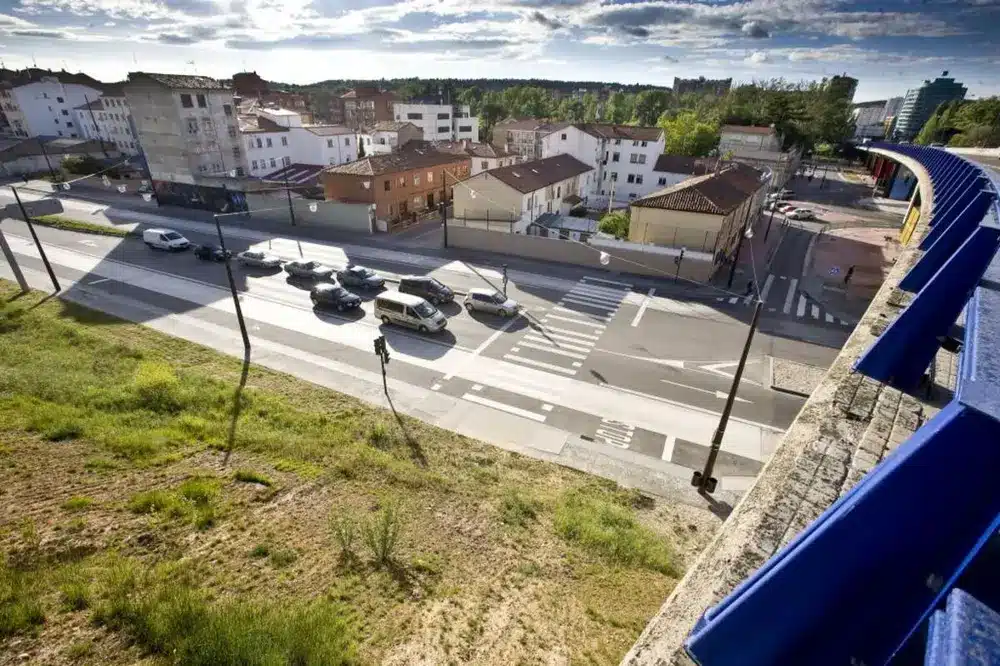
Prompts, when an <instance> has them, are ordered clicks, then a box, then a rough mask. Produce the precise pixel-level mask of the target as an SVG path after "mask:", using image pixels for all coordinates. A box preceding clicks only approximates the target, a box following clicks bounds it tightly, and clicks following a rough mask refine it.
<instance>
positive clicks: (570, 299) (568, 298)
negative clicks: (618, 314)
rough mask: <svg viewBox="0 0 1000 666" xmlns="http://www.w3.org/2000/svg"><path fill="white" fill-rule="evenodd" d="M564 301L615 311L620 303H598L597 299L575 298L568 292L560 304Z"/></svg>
mask: <svg viewBox="0 0 1000 666" xmlns="http://www.w3.org/2000/svg"><path fill="white" fill-rule="evenodd" d="M563 301H565V302H566V303H574V304H576V305H585V306H586V307H588V308H597V309H598V310H607V311H608V312H614V311H615V310H617V309H618V305H617V304H615V305H610V304H604V303H598V302H597V301H584V300H582V299H579V298H574V297H573V296H570V295H568V294H567V295H566V296H563V298H562V301H560V305H562V304H563Z"/></svg>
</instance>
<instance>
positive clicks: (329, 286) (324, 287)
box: [313, 282, 343, 291]
mask: <svg viewBox="0 0 1000 666" xmlns="http://www.w3.org/2000/svg"><path fill="white" fill-rule="evenodd" d="M342 288H343V287H341V286H340V285H339V284H337V283H335V282H321V283H319V284H318V285H316V286H315V287H313V291H333V290H334V289H342Z"/></svg>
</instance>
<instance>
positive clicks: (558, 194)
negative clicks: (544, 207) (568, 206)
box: [556, 185, 562, 198]
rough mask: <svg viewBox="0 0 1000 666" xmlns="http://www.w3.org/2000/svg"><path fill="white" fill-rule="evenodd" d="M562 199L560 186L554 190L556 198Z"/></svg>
mask: <svg viewBox="0 0 1000 666" xmlns="http://www.w3.org/2000/svg"><path fill="white" fill-rule="evenodd" d="M559 197H562V185H560V186H559V187H557V188H556V198H559Z"/></svg>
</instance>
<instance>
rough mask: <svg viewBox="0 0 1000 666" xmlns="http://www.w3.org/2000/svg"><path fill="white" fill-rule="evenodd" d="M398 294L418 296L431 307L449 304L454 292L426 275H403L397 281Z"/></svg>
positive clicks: (452, 299) (453, 298)
mask: <svg viewBox="0 0 1000 666" xmlns="http://www.w3.org/2000/svg"><path fill="white" fill-rule="evenodd" d="M399 292H400V293H401V294H413V295H414V296H419V297H420V298H424V299H426V300H428V301H429V302H430V303H432V304H433V305H438V304H440V303H451V302H452V301H454V300H455V292H453V291H452V290H451V289H449V288H448V287H446V286H445V285H443V284H442V283H441V282H440V281H438V280H436V279H435V278H432V277H429V276H426V275H404V276H403V277H401V278H400V279H399Z"/></svg>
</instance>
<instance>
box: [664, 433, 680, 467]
mask: <svg viewBox="0 0 1000 666" xmlns="http://www.w3.org/2000/svg"><path fill="white" fill-rule="evenodd" d="M675 444H677V438H676V437H674V436H673V435H667V438H666V439H665V440H663V453H661V454H660V459H661V460H665V461H667V462H670V461H671V460H672V459H673V457H674V445H675Z"/></svg>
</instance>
